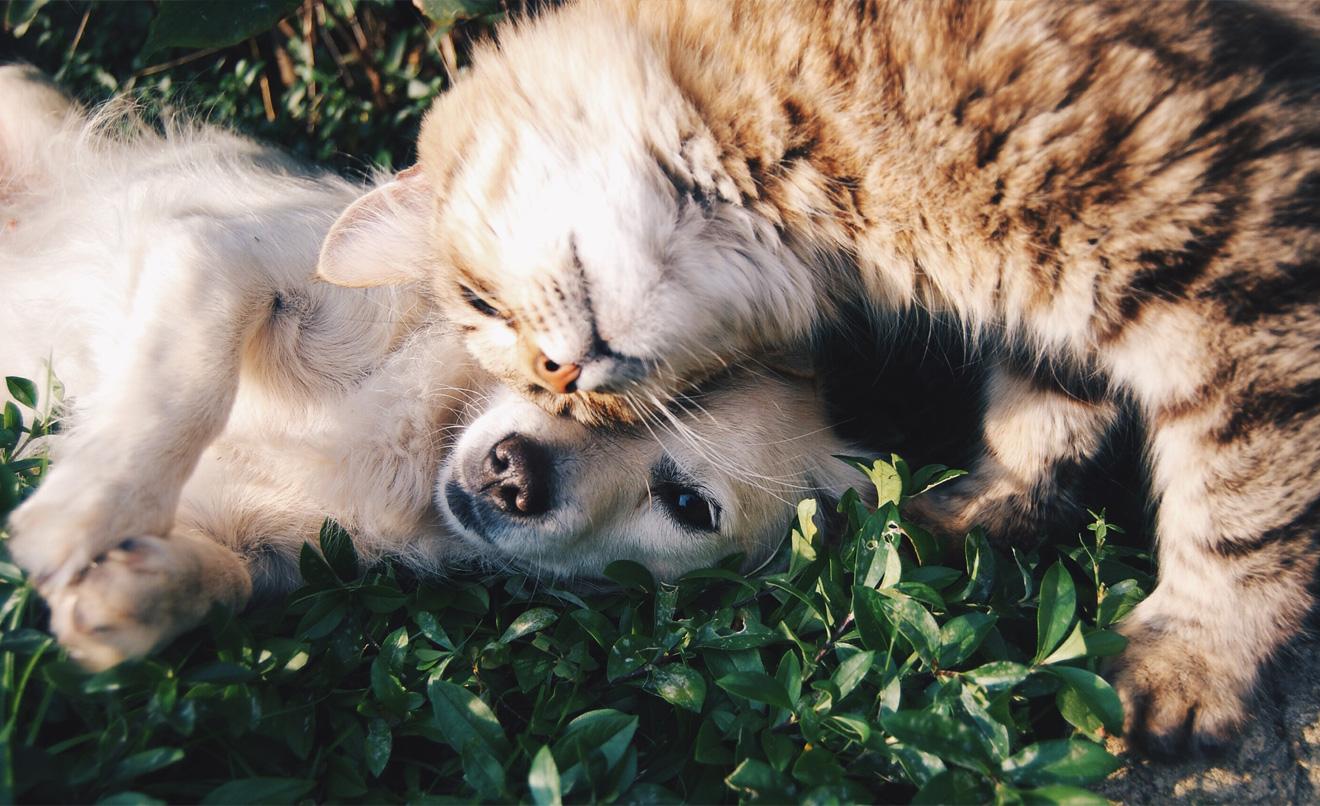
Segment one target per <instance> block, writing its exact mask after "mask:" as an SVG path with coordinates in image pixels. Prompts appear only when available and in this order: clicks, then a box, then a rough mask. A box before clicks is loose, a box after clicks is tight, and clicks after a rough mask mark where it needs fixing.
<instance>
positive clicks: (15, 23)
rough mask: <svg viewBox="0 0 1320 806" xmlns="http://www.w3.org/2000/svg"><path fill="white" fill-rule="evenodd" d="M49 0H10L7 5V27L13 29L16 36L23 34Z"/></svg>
mask: <svg viewBox="0 0 1320 806" xmlns="http://www.w3.org/2000/svg"><path fill="white" fill-rule="evenodd" d="M47 2H49V0H9V4H8V5H7V6H5V28H6V29H7V30H10V31H13V32H14V37H15V38H18V37H21V36H23V34H25V33H27V29H28V26H29V25H31V24H32V21H33V20H34V19H36V18H37V12H38V11H40V10H41V7H42V6H44V5H46V3H47Z"/></svg>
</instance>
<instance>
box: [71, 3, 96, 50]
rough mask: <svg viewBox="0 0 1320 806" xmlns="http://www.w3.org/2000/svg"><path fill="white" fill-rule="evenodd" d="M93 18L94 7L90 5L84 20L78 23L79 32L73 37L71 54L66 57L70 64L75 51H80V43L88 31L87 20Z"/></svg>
mask: <svg viewBox="0 0 1320 806" xmlns="http://www.w3.org/2000/svg"><path fill="white" fill-rule="evenodd" d="M91 16H92V7H91V5H88V6H87V10H86V11H84V12H83V15H82V20H81V21H79V23H78V32H77V33H75V34H74V35H73V44H71V45H69V52H68V53H66V54H65V55H64V61H66V62H68V61H71V60H72V59H73V54H74V51H76V50H78V43H79V42H81V41H82V37H83V31H86V30H87V19H88V18H89V17H91Z"/></svg>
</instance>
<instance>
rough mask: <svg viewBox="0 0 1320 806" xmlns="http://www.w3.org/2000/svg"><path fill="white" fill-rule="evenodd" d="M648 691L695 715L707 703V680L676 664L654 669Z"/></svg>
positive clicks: (649, 679) (647, 687) (693, 671)
mask: <svg viewBox="0 0 1320 806" xmlns="http://www.w3.org/2000/svg"><path fill="white" fill-rule="evenodd" d="M646 690H647V691H650V692H652V693H654V694H657V695H659V696H660V697H661V698H663V699H664V700H665V701H666V702H669V703H672V704H674V705H677V706H678V707H679V708H684V709H686V710H688V711H691V712H692V713H694V714H699V713H701V706H702V704H703V703H704V702H705V701H706V680H705V678H703V677H702V676H701V673H700V672H698V671H696V670H695V669H689V668H688V667H686V666H681V665H679V664H676V663H671V664H667V665H665V666H657V667H655V668H654V669H652V670H651V675H650V677H649V678H648V679H647V681H646Z"/></svg>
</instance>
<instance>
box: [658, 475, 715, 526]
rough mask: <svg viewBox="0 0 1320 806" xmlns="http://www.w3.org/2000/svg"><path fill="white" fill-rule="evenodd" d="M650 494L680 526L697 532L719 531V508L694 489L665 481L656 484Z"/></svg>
mask: <svg viewBox="0 0 1320 806" xmlns="http://www.w3.org/2000/svg"><path fill="white" fill-rule="evenodd" d="M651 494H652V495H653V496H654V497H655V499H656V500H657V501H659V503H660V506H662V507H663V508H664V510H665V512H666V513H667V514H668V515H669V517H671V518H673V519H674V520H675V521H677V522H678V524H679V525H680V526H683V527H684V528H687V529H692V530H695V531H698V532H716V531H719V523H720V509H719V507H718V506H716V505H715V502H713V501H711V500H710V499H709V498H707V497H706V495H705V494H704V493H703V492H702V491H701V490H699V489H697V488H696V487H691V486H688V485H686V484H680V483H677V482H670V481H665V482H660V483H658V484H656V485H655V486H654V487H653V488H652V490H651Z"/></svg>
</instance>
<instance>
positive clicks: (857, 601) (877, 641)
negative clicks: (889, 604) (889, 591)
mask: <svg viewBox="0 0 1320 806" xmlns="http://www.w3.org/2000/svg"><path fill="white" fill-rule="evenodd" d="M853 620H854V621H855V622H856V623H857V632H858V633H860V634H861V636H862V643H863V644H864V645H865V646H866V648H867V649H870V650H874V651H876V652H888V651H889V642H890V639H891V637H892V634H893V628H892V626H891V625H890V623H889V618H888V617H887V616H886V615H885V597H884V595H883V594H881V593H880V592H879V591H877V590H874V589H872V588H863V587H860V586H854V587H853Z"/></svg>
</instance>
